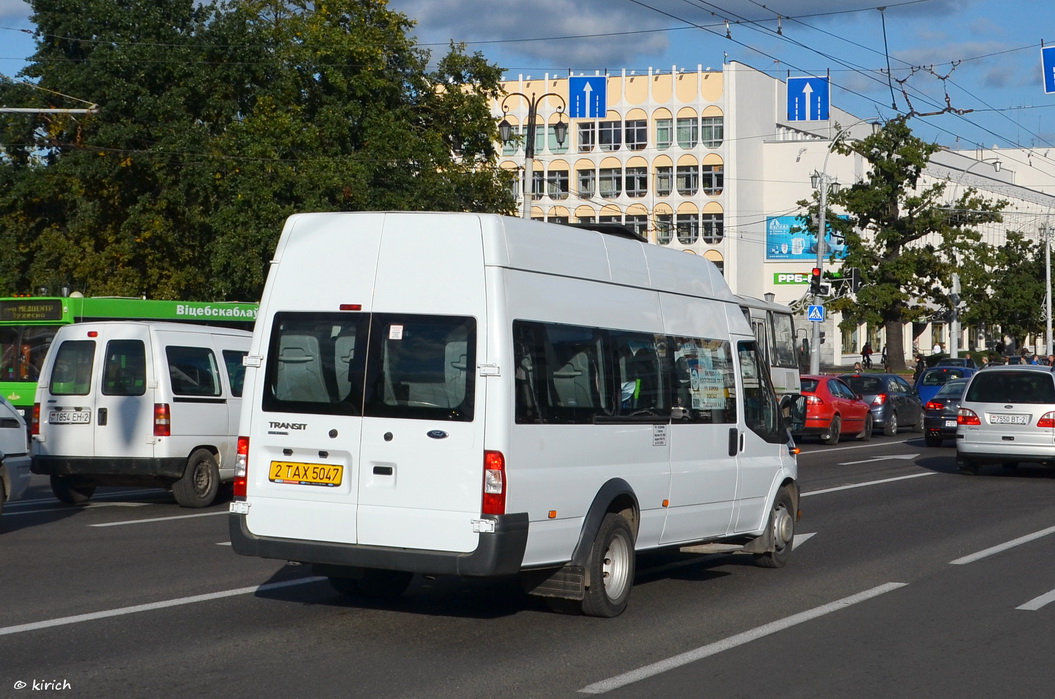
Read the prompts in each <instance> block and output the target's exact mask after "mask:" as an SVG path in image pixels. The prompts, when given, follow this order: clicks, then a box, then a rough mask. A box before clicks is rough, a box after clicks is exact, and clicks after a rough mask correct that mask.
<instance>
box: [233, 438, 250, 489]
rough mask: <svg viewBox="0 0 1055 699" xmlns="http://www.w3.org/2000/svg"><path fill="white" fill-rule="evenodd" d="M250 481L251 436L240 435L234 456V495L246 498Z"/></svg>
mask: <svg viewBox="0 0 1055 699" xmlns="http://www.w3.org/2000/svg"><path fill="white" fill-rule="evenodd" d="M248 482H249V437H239V438H238V446H237V447H235V456H234V496H235V497H236V498H245V491H246V483H248Z"/></svg>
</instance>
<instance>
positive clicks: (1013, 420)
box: [989, 415, 1029, 425]
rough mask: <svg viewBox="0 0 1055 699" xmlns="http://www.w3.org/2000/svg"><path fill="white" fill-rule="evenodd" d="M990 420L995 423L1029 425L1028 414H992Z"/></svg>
mask: <svg viewBox="0 0 1055 699" xmlns="http://www.w3.org/2000/svg"><path fill="white" fill-rule="evenodd" d="M989 422H990V424H993V425H1028V424H1029V416H1028V415H990V416H989Z"/></svg>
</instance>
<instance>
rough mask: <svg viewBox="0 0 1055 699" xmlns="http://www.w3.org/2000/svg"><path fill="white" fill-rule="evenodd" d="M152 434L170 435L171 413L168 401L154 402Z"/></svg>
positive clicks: (157, 435)
mask: <svg viewBox="0 0 1055 699" xmlns="http://www.w3.org/2000/svg"><path fill="white" fill-rule="evenodd" d="M154 436H155V437H171V436H172V413H171V412H170V410H169V404H168V403H154Z"/></svg>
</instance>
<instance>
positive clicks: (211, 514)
mask: <svg viewBox="0 0 1055 699" xmlns="http://www.w3.org/2000/svg"><path fill="white" fill-rule="evenodd" d="M226 514H230V513H229V512H228V511H227V510H221V511H220V512H201V513H199V514H194V515H173V516H171V517H151V518H150V519H130V520H126V521H124V522H103V523H101V524H89V525H88V526H89V527H123V526H124V525H126V524H147V523H149V522H168V521H169V520H173V519H191V518H192V517H215V516H216V515H226Z"/></svg>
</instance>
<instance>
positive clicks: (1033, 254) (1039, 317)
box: [963, 231, 1046, 346]
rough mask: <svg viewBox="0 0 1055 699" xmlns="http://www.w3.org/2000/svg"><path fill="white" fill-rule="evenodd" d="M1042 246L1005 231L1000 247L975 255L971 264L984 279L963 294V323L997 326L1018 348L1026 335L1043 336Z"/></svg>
mask: <svg viewBox="0 0 1055 699" xmlns="http://www.w3.org/2000/svg"><path fill="white" fill-rule="evenodd" d="M1043 250H1044V248H1043V245H1038V244H1037V242H1036V241H1033V240H1027V239H1026V238H1025V236H1024V235H1023V234H1022V233H1019V232H1016V231H1008V233H1007V240H1006V241H1005V242H1004V244H1003V245H1000V246H998V247H996V248H994V249H991V250H988V251H987V252H986V254H984V255H978V256H977V257H976V258H975V259H974V261H973V263H974V264H975V265H977V266H978V268H979V269H980V272H979V276H980V277H982V278H984V279H986V280H987V281H986V283H985V284H978V285H975V286H973V287H971V288H969V289H966V290H965V293H964V294H963V298H964V301H965V306H966V310H965V311H964V313H963V321H964V322H966V323H968V324H970V325H974V326H988V327H993V326H999V327H1000V331H1001V333H1002V334H1005V335H1008V336H1009V337H1011V338H1014V340H1015V344H1016V346H1021V345H1022V344H1023V342H1024V341H1025V338H1026V336H1027V335H1032V334H1037V335H1040V334H1043V333H1044V323H1045V318H1044V313H1043V309H1044V304H1045V297H1046V294H1045V290H1044V286H1045V270H1044V266H1045V263H1044V255H1043Z"/></svg>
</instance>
